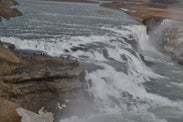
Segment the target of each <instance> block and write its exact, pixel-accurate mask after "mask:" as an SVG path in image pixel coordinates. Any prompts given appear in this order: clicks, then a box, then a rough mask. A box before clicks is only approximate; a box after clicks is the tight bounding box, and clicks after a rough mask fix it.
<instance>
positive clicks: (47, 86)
mask: <svg viewBox="0 0 183 122" xmlns="http://www.w3.org/2000/svg"><path fill="white" fill-rule="evenodd" d="M0 50H1V52H0V62H1V65H0V67H1V68H0V73H1V75H0V99H1V102H0V108H1V109H0V119H1V121H3V122H19V121H20V120H18V119H17V117H16V118H14V119H13V118H11V119H12V120H11V121H10V120H9V116H7V115H8V114H12V112H13V111H14V113H13V115H14V116H17V115H16V114H17V113H16V112H15V110H14V109H15V108H17V107H13V108H11V105H13V106H14V105H16V106H21V107H23V108H24V109H27V110H30V111H33V112H37V111H38V110H39V109H41V108H42V107H44V108H45V109H46V110H48V111H50V112H52V113H54V114H55V115H58V114H59V116H60V115H61V114H62V110H63V109H64V108H65V107H66V106H69V104H70V103H68V100H69V101H70V100H72V99H74V97H75V94H77V92H79V91H80V90H81V87H82V85H81V81H80V76H81V73H82V71H83V67H82V65H81V64H80V63H79V62H78V61H76V60H70V59H63V58H59V57H50V56H48V55H46V54H43V52H39V53H38V51H32V52H31V53H32V55H27V53H25V52H26V50H10V49H8V48H5V47H3V45H2V43H1V44H0ZM3 101H8V102H9V103H10V104H11V105H10V108H11V109H12V111H11V110H8V111H7V108H5V107H3V106H4V102H3ZM7 106H8V107H9V104H8V105H7ZM7 112H9V113H7ZM15 120H16V121H15Z"/></svg>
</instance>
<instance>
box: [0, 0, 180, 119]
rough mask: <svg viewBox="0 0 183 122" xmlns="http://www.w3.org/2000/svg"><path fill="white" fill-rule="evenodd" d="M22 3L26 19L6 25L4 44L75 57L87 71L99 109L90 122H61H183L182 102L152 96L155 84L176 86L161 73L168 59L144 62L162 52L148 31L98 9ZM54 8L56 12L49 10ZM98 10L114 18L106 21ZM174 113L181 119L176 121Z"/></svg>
mask: <svg viewBox="0 0 183 122" xmlns="http://www.w3.org/2000/svg"><path fill="white" fill-rule="evenodd" d="M20 2H21V3H22V4H23V5H22V6H19V9H20V10H22V11H23V12H24V13H25V15H24V17H20V18H16V19H14V23H13V24H12V23H10V21H7V22H3V23H1V25H0V26H1V27H3V28H6V29H4V30H3V31H0V36H1V39H2V41H5V42H10V43H13V44H15V46H16V47H17V48H20V49H34V50H42V51H45V52H47V53H48V54H50V55H52V56H59V55H60V54H63V53H64V54H71V55H73V56H75V57H78V58H79V60H80V62H81V63H82V64H83V65H84V66H85V70H86V71H85V72H86V75H85V81H86V82H87V83H88V89H87V92H89V94H90V95H91V96H92V97H93V99H94V100H93V101H94V102H93V103H92V104H94V105H92V106H93V107H94V109H92V110H91V111H90V112H88V114H87V113H86V114H85V115H84V116H81V117H77V116H75V115H73V117H71V118H66V119H62V120H60V122H182V120H183V110H182V108H181V106H182V103H181V101H182V100H172V99H169V97H167V96H166V95H164V94H163V93H156V92H147V91H149V90H148V89H153V88H154V87H156V86H151V83H152V82H155V83H158V85H159V84H161V83H159V81H170V78H169V75H167V74H168V73H167V74H166V73H165V74H164V75H160V74H161V73H159V72H156V69H157V67H158V66H159V63H160V62H163V61H167V59H166V58H162V57H161V56H162V55H161V56H157V57H158V58H156V59H154V57H151V58H149V59H152V61H153V62H154V63H155V64H154V65H155V66H154V68H150V67H148V66H146V63H145V62H144V59H143V58H142V54H143V53H144V51H146V50H148V51H152V53H154V52H156V50H155V48H153V47H152V46H151V45H150V44H149V43H147V41H148V39H149V38H148V36H147V34H146V27H145V26H144V25H141V24H139V23H137V22H136V21H134V20H133V19H132V18H130V17H129V16H127V15H126V14H125V13H122V12H118V11H115V10H108V9H104V8H101V7H98V5H97V4H86V3H85V4H81V3H55V2H43V1H33V0H26V1H22V0H20ZM29 5H31V6H29ZM49 6H54V9H53V8H52V9H48V8H49ZM68 8H69V9H68ZM98 10H102V11H108V13H111V14H110V15H101V14H99V13H97V11H98ZM55 19H57V21H55ZM84 20H85V21H84ZM21 22H26V24H23V23H21ZM20 25H22V26H20ZM23 30H24V32H22V31H23ZM6 32H10V33H6ZM5 33H6V34H5ZM4 34H5V35H4ZM149 57H150V56H149ZM161 66H164V64H162V65H160V66H159V67H161ZM165 67H169V65H168V66H167V65H166V66H165ZM166 69H168V68H165V70H166ZM175 70H177V69H175ZM179 70H180V71H181V70H182V69H179ZM172 71H173V70H172ZM181 78H182V77H181ZM182 79H183V78H182ZM157 81H158V82H157ZM146 83H147V84H146ZM148 83H149V84H150V85H149V84H148ZM162 83H163V82H162ZM169 85H170V84H169ZM166 88H167V89H168V87H166ZM81 106H82V105H81ZM77 111H78V113H79V112H80V110H77ZM166 111H170V112H169V113H167V112H166ZM172 113H174V114H176V113H179V114H176V116H171V114H172Z"/></svg>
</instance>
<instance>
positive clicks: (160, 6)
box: [101, 0, 183, 22]
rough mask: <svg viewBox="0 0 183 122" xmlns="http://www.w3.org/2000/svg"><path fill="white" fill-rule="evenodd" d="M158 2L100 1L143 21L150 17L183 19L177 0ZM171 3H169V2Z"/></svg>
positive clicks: (142, 0) (107, 6) (138, 0)
mask: <svg viewBox="0 0 183 122" xmlns="http://www.w3.org/2000/svg"><path fill="white" fill-rule="evenodd" d="M172 2H173V3H172ZM172 2H171V1H169V2H158V1H155V0H154V1H149V0H148V1H144V0H135V1H133V0H132V1H130V2H129V1H122V2H118V1H117V2H112V3H102V4H101V6H103V7H106V8H112V9H117V10H121V11H124V12H126V13H127V14H129V15H130V16H132V17H133V18H135V19H136V20H138V21H140V22H144V21H146V20H148V19H151V18H157V19H173V20H180V21H182V20H183V11H182V10H183V8H182V7H181V6H179V5H178V4H180V3H179V1H172ZM170 3H171V4H170Z"/></svg>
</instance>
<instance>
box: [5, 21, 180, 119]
mask: <svg viewBox="0 0 183 122" xmlns="http://www.w3.org/2000/svg"><path fill="white" fill-rule="evenodd" d="M124 28H126V29H124V30H119V29H117V28H105V29H106V30H111V31H112V32H113V33H114V34H106V35H101V36H99V35H92V36H72V37H69V36H63V37H61V38H53V39H41V40H36V39H35V40H21V39H19V38H13V37H8V38H7V37H3V38H2V40H3V41H5V42H10V43H13V44H15V46H17V47H18V48H21V49H36V50H42V51H46V52H47V53H48V54H50V55H54V56H58V55H59V54H63V53H66V52H65V50H68V52H67V53H68V54H72V55H74V56H76V57H80V56H86V57H88V59H87V60H89V61H91V63H93V64H96V65H99V66H101V67H103V69H96V70H95V71H92V72H89V71H88V70H87V69H86V81H91V83H92V86H91V88H89V92H90V93H92V95H93V96H94V97H95V102H96V105H97V106H98V107H99V111H100V112H103V113H105V114H106V113H108V114H116V113H123V112H124V111H128V109H131V110H132V111H135V113H138V112H137V111H146V110H147V108H149V107H151V106H160V105H177V103H174V102H172V101H171V100H169V99H167V98H164V97H161V96H158V95H155V94H151V93H148V92H147V91H146V89H145V88H144V86H143V84H142V83H144V82H147V81H149V80H151V78H163V77H161V76H159V75H157V74H155V73H154V72H153V71H152V70H151V69H150V68H149V67H147V66H146V65H145V64H144V62H143V61H142V60H141V58H140V54H139V52H138V50H135V49H133V47H132V45H131V44H129V43H127V42H126V41H125V40H124V39H123V37H126V38H127V39H130V38H129V35H130V34H131V35H133V36H134V37H135V36H136V37H135V38H136V39H137V40H138V43H139V44H140V47H141V48H143V49H145V48H148V49H149V47H148V43H145V42H144V39H145V40H146V39H147V38H148V36H147V34H146V28H145V27H144V26H143V25H134V26H126V27H124ZM103 29H104V27H103ZM74 47H75V48H76V49H77V50H75V51H73V50H72V48H74ZM81 48H82V49H81ZM104 51H106V53H107V56H105V54H104ZM131 51H132V52H131ZM133 52H134V53H133ZM122 56H125V59H123V58H122ZM114 61H115V62H119V63H125V65H126V67H127V69H126V70H127V71H125V72H124V71H118V70H116V67H113V66H111V65H110V64H112V63H113V62H114ZM115 101H117V102H115ZM129 104H130V105H129ZM146 114H147V115H148V112H147V111H146ZM140 115H142V116H143V113H141V114H139V115H138V116H140ZM132 116H135V115H134V113H133V114H132ZM151 116H152V117H151V118H152V121H150V120H151V119H150V118H148V119H149V120H148V121H144V122H164V120H160V119H158V118H155V117H154V116H153V115H151ZM73 120H76V121H77V120H78V121H80V122H81V121H85V120H80V119H77V118H75V117H74V118H71V119H69V120H68V121H67V120H62V121H61V122H72V121H73ZM91 120H93V119H91ZM99 120H100V119H99ZM121 120H124V121H125V120H128V121H129V122H138V121H135V119H134V120H133V119H131V120H130V119H129V118H128V117H127V118H121ZM142 120H145V116H144V118H142ZM87 122H90V119H87Z"/></svg>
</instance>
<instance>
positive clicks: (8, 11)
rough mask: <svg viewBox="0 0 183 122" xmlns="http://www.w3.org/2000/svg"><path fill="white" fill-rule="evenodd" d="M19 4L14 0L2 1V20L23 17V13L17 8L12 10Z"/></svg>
mask: <svg viewBox="0 0 183 122" xmlns="http://www.w3.org/2000/svg"><path fill="white" fill-rule="evenodd" d="M17 4H18V3H17V2H15V1H14V0H0V20H1V19H2V18H6V19H9V18H10V17H16V16H21V15H22V13H21V12H20V11H18V10H17V9H15V8H10V7H11V6H13V5H17Z"/></svg>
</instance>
